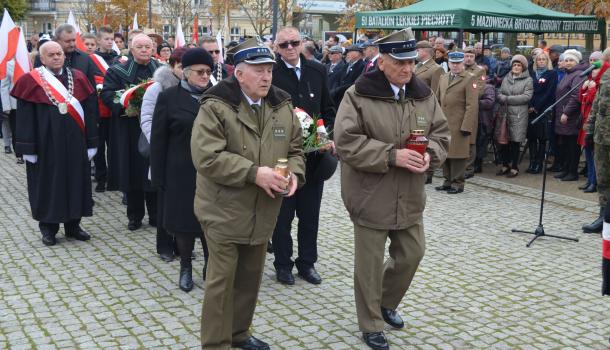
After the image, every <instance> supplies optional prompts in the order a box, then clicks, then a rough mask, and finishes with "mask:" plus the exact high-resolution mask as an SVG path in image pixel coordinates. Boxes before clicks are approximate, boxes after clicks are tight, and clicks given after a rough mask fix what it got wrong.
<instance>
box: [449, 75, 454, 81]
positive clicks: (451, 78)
mask: <svg viewBox="0 0 610 350" xmlns="http://www.w3.org/2000/svg"><path fill="white" fill-rule="evenodd" d="M453 79H455V74H453V73H451V74H449V82H452V81H453Z"/></svg>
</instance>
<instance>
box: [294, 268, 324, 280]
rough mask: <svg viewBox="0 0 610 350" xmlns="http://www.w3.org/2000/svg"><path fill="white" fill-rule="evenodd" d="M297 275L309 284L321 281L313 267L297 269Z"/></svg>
mask: <svg viewBox="0 0 610 350" xmlns="http://www.w3.org/2000/svg"><path fill="white" fill-rule="evenodd" d="M299 276H300V277H301V278H302V279H304V280H305V281H307V282H309V283H311V284H320V283H322V277H320V275H319V274H318V272H317V271H316V269H315V268H313V267H310V268H307V269H304V270H303V271H299Z"/></svg>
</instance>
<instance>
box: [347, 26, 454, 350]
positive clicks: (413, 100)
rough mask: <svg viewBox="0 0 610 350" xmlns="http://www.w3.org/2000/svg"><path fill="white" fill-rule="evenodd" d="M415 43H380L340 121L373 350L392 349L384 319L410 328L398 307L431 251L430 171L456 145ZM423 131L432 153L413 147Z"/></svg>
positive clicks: (404, 37) (408, 35)
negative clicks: (426, 221) (427, 233)
mask: <svg viewBox="0 0 610 350" xmlns="http://www.w3.org/2000/svg"><path fill="white" fill-rule="evenodd" d="M415 43H416V41H415V39H414V37H413V33H412V32H411V29H404V30H402V31H399V32H396V33H393V34H391V35H389V36H387V37H384V38H381V39H379V40H378V41H377V44H378V45H379V52H380V53H381V56H380V57H379V59H378V64H379V68H378V69H377V70H374V71H372V72H368V73H365V74H364V75H362V76H361V77H360V78H359V79H358V81H357V82H356V84H355V85H354V86H352V87H350V88H349V89H348V90H347V92H346V93H345V96H344V98H343V101H342V103H341V106H340V107H339V111H338V113H337V119H336V122H335V142H336V147H337V152H338V153H339V155H340V157H341V194H342V198H343V203H344V204H345V207H346V209H347V211H348V212H349V214H350V218H351V220H352V222H353V224H354V236H355V266H354V292H355V296H356V313H357V315H358V325H359V328H360V331H361V332H362V333H363V338H364V341H365V342H366V344H367V345H369V346H370V347H371V348H373V349H388V348H389V345H388V343H387V340H386V338H385V335H384V333H383V329H384V321H385V322H386V323H388V324H389V325H391V326H392V327H394V328H402V327H404V322H403V321H402V319H401V317H400V315H399V314H398V312H397V308H398V306H399V304H400V302H401V300H402V298H403V297H404V295H405V293H406V291H407V289H408V288H409V285H410V284H411V280H412V279H413V276H414V275H415V271H416V270H417V267H418V265H419V262H420V260H421V259H422V257H423V255H424V250H425V237H424V230H423V222H422V212H423V210H424V207H425V203H426V195H425V191H424V182H425V180H426V176H425V172H426V170H427V169H428V168H429V167H430V166H432V167H438V166H439V165H440V164H441V163H442V162H443V161H444V159H445V156H446V153H447V147H448V144H449V130H448V128H447V121H446V120H445V117H444V115H443V112H442V110H441V108H440V106H439V104H438V102H437V101H436V99H435V98H434V94H433V93H432V91H431V90H430V89H429V88H428V86H427V85H426V84H425V83H424V82H423V81H421V80H420V79H418V78H416V77H415V76H414V75H413V71H414V68H415V59H416V58H417V52H416V51H415ZM380 116H383V118H380ZM415 129H419V130H423V131H424V134H425V135H426V136H427V138H428V140H429V143H428V146H427V149H426V151H425V153H424V154H420V153H418V152H416V151H414V150H411V149H407V148H406V141H407V139H408V138H409V134H410V133H411V131H412V130H415ZM388 237H389V238H390V242H391V243H390V248H389V253H390V258H389V259H388V260H387V261H386V262H385V263H384V261H383V260H384V252H385V243H386V240H387V239H388Z"/></svg>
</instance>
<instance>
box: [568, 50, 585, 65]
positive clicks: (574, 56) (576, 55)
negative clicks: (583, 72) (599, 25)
mask: <svg viewBox="0 0 610 350" xmlns="http://www.w3.org/2000/svg"><path fill="white" fill-rule="evenodd" d="M563 54H564V56H565V59H566V60H568V59H571V60H574V61H576V62H580V61H581V60H582V54H581V53H580V52H578V51H577V50H574V49H569V50H566V51H565V52H564V53H563Z"/></svg>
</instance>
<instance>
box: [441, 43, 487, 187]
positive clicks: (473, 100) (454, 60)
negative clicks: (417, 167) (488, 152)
mask: <svg viewBox="0 0 610 350" xmlns="http://www.w3.org/2000/svg"><path fill="white" fill-rule="evenodd" d="M436 96H437V97H438V99H439V101H440V103H441V106H442V108H443V112H444V113H445V116H446V117H447V122H448V123H449V130H450V131H451V143H450V145H449V154H448V155H447V161H446V162H445V164H444V165H443V176H444V177H445V182H444V183H443V185H442V186H437V187H436V190H437V191H447V193H450V194H457V193H461V192H464V172H465V170H466V162H467V160H468V157H469V154H470V152H469V148H470V138H471V136H472V134H473V133H474V131H475V130H476V126H477V123H476V122H475V121H474V119H477V118H478V110H479V97H478V89H477V80H476V77H475V76H473V75H472V74H471V73H469V72H466V71H465V70H464V53H462V52H450V53H449V73H448V74H446V75H443V76H442V77H441V80H440V82H439V87H438V91H437V93H436Z"/></svg>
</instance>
